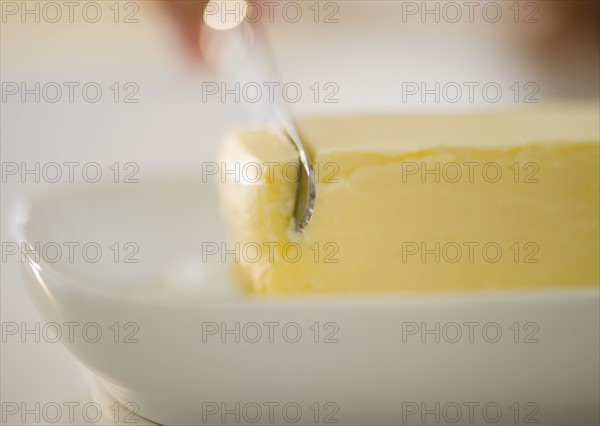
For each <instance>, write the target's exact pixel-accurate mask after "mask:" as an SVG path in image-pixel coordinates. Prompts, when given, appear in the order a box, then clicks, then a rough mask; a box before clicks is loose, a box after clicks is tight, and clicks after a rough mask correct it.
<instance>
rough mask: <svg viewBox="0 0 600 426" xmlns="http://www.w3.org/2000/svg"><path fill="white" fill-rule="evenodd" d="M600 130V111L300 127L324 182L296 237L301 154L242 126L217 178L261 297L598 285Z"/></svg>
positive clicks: (269, 134)
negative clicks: (273, 294) (312, 211)
mask: <svg viewBox="0 0 600 426" xmlns="http://www.w3.org/2000/svg"><path fill="white" fill-rule="evenodd" d="M599 117H600V114H599V110H598V105H597V104H595V105H562V106H554V107H541V106H535V107H530V108H525V109H518V110H515V111H511V112H501V113H486V114H476V115H447V116H411V115H405V116H392V115H390V116H383V115H373V116H347V117H334V118H316V119H308V120H304V121H300V123H299V128H300V130H301V133H302V136H303V140H304V143H305V144H306V145H307V148H308V149H309V152H310V154H311V158H312V160H313V162H314V163H315V170H316V172H317V200H316V204H315V211H314V215H313V217H312V219H311V222H310V223H309V225H308V227H307V228H306V230H305V232H303V233H301V234H298V233H296V232H294V227H293V226H292V225H290V224H291V221H292V215H293V208H294V200H295V191H296V176H297V170H298V166H297V164H298V160H297V152H296V151H295V148H294V147H293V146H292V145H291V144H290V143H289V142H287V141H285V140H282V139H281V137H280V136H278V135H279V133H278V132H277V131H275V130H274V129H267V128H263V129H251V128H247V129H238V130H237V131H235V132H233V133H231V134H230V135H228V137H227V138H226V139H225V141H224V143H223V144H222V146H221V150H220V162H221V163H220V164H221V170H222V171H225V172H224V173H221V179H220V180H219V181H220V183H219V186H220V194H221V200H222V204H223V208H224V212H225V215H226V217H227V221H228V223H229V228H230V231H231V236H232V240H233V241H232V243H231V244H232V245H233V246H232V247H235V248H234V249H233V250H235V252H236V253H235V258H236V259H235V264H236V265H237V268H236V269H237V270H238V275H239V276H240V277H241V279H242V281H243V283H244V284H245V287H246V288H247V289H248V290H250V291H252V292H255V293H324V292H326V293H334V292H379V291H404V292H416V293H422V292H447V291H467V290H482V289H514V288H550V287H575V286H595V285H598V283H599V282H600V277H599V274H600V265H599V259H600V252H599V220H600V219H599V218H600V212H599V206H600V201H599V181H600V176H599V159H600V151H599V146H600V143H599V141H600V135H599V132H600V123H599V120H600V118H599Z"/></svg>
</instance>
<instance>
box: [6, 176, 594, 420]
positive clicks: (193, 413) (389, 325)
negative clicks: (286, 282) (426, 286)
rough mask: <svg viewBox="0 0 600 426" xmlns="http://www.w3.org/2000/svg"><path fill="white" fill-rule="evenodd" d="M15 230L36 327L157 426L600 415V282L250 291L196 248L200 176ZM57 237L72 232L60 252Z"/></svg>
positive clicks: (21, 219) (117, 190)
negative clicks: (536, 287)
mask: <svg viewBox="0 0 600 426" xmlns="http://www.w3.org/2000/svg"><path fill="white" fill-rule="evenodd" d="M12 230H13V232H14V234H15V236H16V238H17V239H18V241H20V242H21V243H22V244H26V245H31V246H32V247H33V248H35V243H36V242H39V243H40V244H39V246H38V250H40V251H41V252H42V253H41V254H40V253H37V254H33V253H29V254H28V255H26V259H25V261H24V263H23V265H24V266H25V270H26V276H27V279H26V282H27V285H28V288H29V290H30V293H31V295H32V298H33V299H34V300H35V302H36V305H37V306H38V308H39V309H40V311H42V313H43V314H44V315H45V317H46V319H47V321H48V322H49V323H50V322H53V323H56V324H52V325H47V324H45V326H46V333H50V332H51V331H52V327H54V329H55V330H56V329H59V330H60V331H61V333H62V336H61V338H60V340H61V341H62V342H63V343H65V345H66V347H67V348H68V349H69V350H70V351H71V352H72V353H73V354H74V355H75V356H76V357H77V358H78V359H79V360H80V361H81V362H82V363H83V364H84V365H86V366H87V367H88V368H89V369H90V370H91V371H92V372H93V373H95V375H96V376H97V377H98V378H99V380H101V381H102V383H103V385H104V386H105V387H106V388H107V389H108V391H109V392H110V393H111V394H112V395H113V396H114V397H115V398H117V399H118V400H119V401H121V402H122V403H123V404H127V403H131V404H130V405H129V407H130V408H132V409H133V411H135V412H136V413H137V414H139V415H141V416H144V417H146V418H148V419H150V420H152V421H155V422H158V423H162V424H180V425H183V424H203V423H204V424H244V423H252V421H256V423H255V424H288V423H293V422H294V421H295V422H296V424H303V425H304V424H314V423H326V422H328V421H331V420H338V423H340V424H361V425H363V424H439V423H442V424H443V423H450V422H452V421H456V423H458V424H488V423H492V422H493V421H496V422H497V424H514V423H525V422H527V421H532V420H538V421H539V423H542V424H567V423H569V424H573V423H577V424H598V422H599V420H600V419H599V417H598V416H599V415H598V412H599V411H598V409H599V402H598V401H599V400H600V394H599V387H598V383H599V381H600V373H599V359H600V352H599V351H600V350H599V346H600V345H599V332H598V331H599V330H598V328H599V321H600V315H599V310H600V308H599V295H598V288H597V287H590V288H587V289H577V290H565V291H540V292H529V293H526V292H506V293H480V294H470V295H452V296H449V295H445V296H427V297H407V296H403V295H374V296H369V297H364V296H363V297H356V296H327V297H298V298H283V297H280V298H263V297H250V296H245V295H242V294H239V293H238V292H237V291H236V289H235V286H234V285H233V284H232V282H231V280H230V278H229V277H228V274H227V267H226V265H224V264H222V263H221V262H220V260H219V258H218V257H214V256H212V257H210V258H209V259H208V260H207V261H206V262H203V259H202V247H203V246H202V242H217V243H221V242H224V241H226V237H225V233H224V232H223V227H222V224H221V223H220V218H219V212H218V204H217V199H216V194H215V193H214V190H213V187H212V185H209V184H204V185H203V184H201V183H200V182H192V181H189V180H188V181H181V182H171V183H160V184H158V183H157V184H143V185H142V184H133V185H130V186H127V185H122V186H117V185H115V186H114V187H111V188H98V189H94V190H87V191H73V192H72V193H64V194H57V195H54V196H49V197H46V198H44V199H38V200H35V201H32V202H30V203H28V204H23V205H21V206H20V207H19V208H18V209H16V210H15V212H14V214H13V217H12ZM48 243H51V244H49V245H48ZM65 243H66V244H65ZM69 243H79V244H80V245H79V246H74V245H73V244H71V246H73V247H74V249H73V258H72V259H69V253H68V244H69ZM88 243H90V244H88ZM115 243H117V245H116V246H115V245H114V244H115ZM127 243H130V245H128V246H126V244H127ZM85 244H88V246H87V250H88V251H87V252H86V256H87V258H85V257H83V252H82V248H83V246H84V245H85ZM56 245H58V246H61V247H62V257H61V259H60V260H58V261H56V262H54V263H52V262H50V260H52V261H53V260H54V258H55V257H56V253H57V250H56ZM97 247H100V248H101V249H102V255H101V256H100V258H99V260H98V261H97V262H96V263H92V260H94V258H95V257H97V256H96V254H95V249H96V248H97ZM117 248H118V250H117ZM136 248H137V249H139V250H138V251H137V253H135V254H133V253H134V252H135V250H136ZM53 250H54V251H53ZM44 251H45V252H44ZM117 252H118V253H117ZM115 256H116V257H115ZM126 256H129V257H128V258H127V259H128V260H135V259H137V260H138V263H125V262H124V260H125V258H126ZM36 257H39V258H37V259H36ZM71 260H72V261H71ZM70 323H74V324H70ZM236 323H238V324H239V325H237V327H238V330H239V331H235V330H236ZM436 323H437V324H439V325H437V326H436ZM436 327H438V328H437V329H438V330H439V332H437V331H435V330H436ZM84 329H85V332H84ZM226 329H229V330H234V331H232V332H230V333H227V332H224V331H223V330H226ZM426 329H431V330H434V331H433V332H432V333H421V332H422V331H424V330H426ZM98 330H101V331H102V335H101V336H99V337H96V332H97V331H98ZM117 330H118V332H117ZM317 330H318V331H317ZM459 330H460V332H461V333H462V335H461V336H460V338H457V332H458V331H459ZM470 330H472V333H470ZM69 331H72V332H71V333H69ZM259 331H260V332H261V333H262V335H261V336H260V338H258V339H257V337H258V335H257V333H258V332H259ZM270 331H272V334H271V333H270ZM298 331H300V332H301V333H302V334H301V336H300V337H296V336H297V334H298ZM498 332H501V335H498ZM69 335H71V336H69ZM69 337H72V338H71V339H69ZM236 339H239V343H238V342H236ZM436 339H439V342H436ZM70 340H72V341H70ZM95 340H97V341H96V342H95V343H92V342H93V341H95ZM223 340H224V342H223ZM255 340H257V341H256V342H255ZM296 340H297V341H296ZM127 342H128V343H127Z"/></svg>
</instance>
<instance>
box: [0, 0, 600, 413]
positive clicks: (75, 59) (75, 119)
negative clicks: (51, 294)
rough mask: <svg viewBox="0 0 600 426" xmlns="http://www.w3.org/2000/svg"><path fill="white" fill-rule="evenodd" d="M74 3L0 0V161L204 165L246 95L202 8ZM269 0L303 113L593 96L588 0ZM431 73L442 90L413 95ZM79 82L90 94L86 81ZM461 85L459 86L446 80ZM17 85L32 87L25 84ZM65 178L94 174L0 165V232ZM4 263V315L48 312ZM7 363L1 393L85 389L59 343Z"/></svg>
mask: <svg viewBox="0 0 600 426" xmlns="http://www.w3.org/2000/svg"><path fill="white" fill-rule="evenodd" d="M72 3H73V4H75V6H74V8H73V9H70V7H68V6H66V5H65V3H64V2H45V1H26V2H13V1H2V2H1V7H2V20H1V23H0V26H1V29H0V78H1V81H2V102H1V103H0V108H1V113H0V120H1V122H0V138H1V152H0V153H1V158H2V163H3V167H4V164H5V163H18V164H21V163H22V162H25V163H27V164H30V165H31V164H34V163H36V162H40V163H48V162H57V163H64V162H79V163H81V164H84V163H87V162H97V163H99V164H101V165H102V166H103V167H106V168H108V167H109V166H110V165H112V164H114V163H115V162H118V163H120V164H125V163H128V162H135V163H136V164H137V165H138V167H139V171H138V173H137V175H136V177H137V178H138V179H140V180H144V181H145V180H154V179H161V178H165V177H169V176H174V175H178V176H179V175H184V176H196V175H198V174H199V172H200V170H199V169H198V164H200V162H202V161H210V160H213V159H214V155H215V151H216V148H217V147H218V144H219V140H220V138H221V136H222V134H223V133H224V132H225V131H226V129H227V128H229V127H231V126H232V125H234V124H235V123H236V120H237V117H239V116H240V111H241V110H243V109H244V107H245V105H244V104H245V103H248V102H245V100H244V99H241V100H240V101H239V102H236V101H235V99H234V98H233V97H232V96H228V97H227V96H226V98H225V99H223V97H222V96H221V95H222V93H217V94H214V93H212V92H210V93H209V92H207V88H208V87H209V86H207V83H211V86H210V87H211V88H213V89H214V87H215V86H214V84H216V85H217V86H218V87H219V88H222V86H220V84H221V83H222V81H223V78H222V76H219V75H215V74H214V73H212V72H211V71H210V70H208V69H207V67H205V66H204V64H203V62H202V60H201V59H198V58H196V57H195V56H194V52H195V50H194V49H195V45H194V41H193V38H194V37H197V31H198V29H199V27H200V23H201V19H198V18H199V17H200V16H201V15H200V13H201V12H200V6H198V4H194V2H191V3H190V2H181V1H172V2H170V5H168V6H165V4H163V2H161V1H138V2H133V1H117V2H112V1H111V2H109V1H100V2H96V3H94V2H86V1H84V2H72ZM90 3H94V4H93V5H90ZM215 3H216V7H217V9H214V7H215V4H213V5H212V6H211V7H213V9H211V10H212V11H213V12H214V11H215V10H219V9H218V8H219V7H221V8H225V7H226V6H225V5H224V3H229V4H230V5H229V6H230V7H232V8H233V9H232V10H236V9H235V7H236V6H231V3H232V2H223V1H221V2H215ZM233 3H235V2H233ZM273 3H275V4H276V6H275V7H274V9H273V10H272V12H273V13H272V19H267V17H266V16H265V17H263V18H262V19H261V20H260V24H261V25H262V26H263V27H265V29H266V31H267V33H268V36H269V41H270V43H271V44H272V47H273V52H274V58H275V61H276V63H277V67H278V69H279V71H280V76H279V77H280V79H281V82H282V84H285V83H286V82H287V83H290V82H291V83H293V84H294V85H295V86H296V87H300V88H301V89H302V95H301V96H300V97H299V99H298V101H297V102H295V103H291V104H290V106H291V108H292V110H293V111H294V113H295V114H296V115H298V116H300V115H315V114H340V113H348V112H353V113H374V112H381V111H388V112H389V111H446V112H451V113H456V112H461V111H465V110H473V109H481V108H490V109H491V108H506V107H513V106H525V105H526V104H528V103H550V102H554V101H556V100H559V99H588V100H592V101H596V102H597V101H598V95H599V90H600V83H599V78H598V75H599V74H600V72H599V71H600V69H599V46H598V44H599V40H600V34H599V27H598V25H599V22H600V20H599V19H598V18H599V13H600V12H599V10H600V9H599V4H600V2H598V1H595V0H589V1H553V0H545V1H514V2H513V1H499V2H487V1H482V2H470V3H471V4H472V5H474V6H468V3H469V2H460V1H459V2H445V1H428V2H410V1H409V2H407V1H343V0H342V1H320V2H315V1H310V2H308V1H306V2H302V1H300V2H284V1H281V2H273ZM286 3H293V4H294V5H293V6H292V7H289V6H287V8H286ZM490 3H491V5H490ZM471 7H472V8H471ZM220 10H221V11H223V10H225V9H220ZM239 10H241V9H239ZM298 10H300V15H298ZM57 11H58V13H60V17H59V15H57ZM214 13H215V15H216V17H218V18H222V15H219V12H214ZM238 16H239V15H238ZM228 19H231V18H228ZM269 21H272V22H269ZM190 40H192V41H190ZM23 84H25V86H23ZM36 84H38V85H39V89H36V87H37V86H36ZM229 84H233V82H229ZM436 84H439V86H440V88H441V89H440V90H441V91H439V92H438V93H439V95H440V96H439V99H436V96H435V95H427V96H425V97H423V96H421V95H422V93H421V90H422V89H423V88H425V89H428V88H429V89H430V88H435V87H436ZM57 85H58V86H60V87H61V88H62V97H61V98H60V99H58V100H56V95H55V92H54V90H55V88H56V86H57ZM69 85H71V87H73V93H72V95H73V98H72V100H71V99H69V92H68V87H69ZM86 85H90V86H89V87H90V88H89V90H90V91H89V92H84V91H83V90H82V89H83V87H85V86H86ZM423 85H425V86H423ZM469 85H471V87H473V88H474V90H473V93H472V94H473V96H472V97H470V96H469V93H468V91H467V87H468V86H469ZM486 85H491V86H490V87H491V88H492V89H496V88H498V87H499V88H500V89H501V95H500V96H496V95H495V94H494V92H493V90H492V91H490V92H489V93H485V92H483V91H482V87H484V86H486ZM445 86H447V90H448V91H447V92H444V91H443V88H444V87H445ZM457 86H460V87H462V89H463V93H462V95H461V96H460V97H458V96H457V94H456V93H455V92H453V91H452V90H454V89H455V88H456V87H457ZM24 87H25V89H27V90H29V91H30V93H29V94H25V95H23V93H22V91H23V88H24ZM44 87H47V91H44V89H43V88H44ZM97 87H100V88H101V91H102V93H101V94H99V95H96V94H94V91H95V89H96V88H97ZM230 87H231V86H230ZM415 90H416V92H415ZM36 92H37V93H36ZM242 98H243V97H242ZM3 170H4V169H3ZM64 185H68V186H73V185H83V186H85V185H88V186H89V184H88V183H86V182H81V181H77V182H75V183H74V184H73V183H69V182H68V181H65V180H64V179H63V180H62V181H61V182H59V183H50V182H46V181H44V180H43V179H42V181H41V182H39V183H38V182H35V180H34V179H33V178H29V179H27V182H25V183H23V182H22V180H21V179H20V178H19V177H18V176H5V175H4V173H3V176H2V194H1V215H2V228H1V230H2V241H3V242H6V241H11V238H12V236H11V235H10V233H9V231H8V229H7V223H6V218H7V215H8V213H9V211H10V208H11V206H12V205H14V203H15V201H16V200H17V199H18V198H20V197H28V196H31V195H32V194H34V193H44V192H46V191H49V190H54V189H56V188H57V187H58V186H64ZM1 266H2V273H1V280H2V283H1V287H0V291H1V297H0V299H1V319H2V322H16V323H21V322H27V323H33V322H35V321H41V319H40V318H39V316H38V314H37V313H36V311H35V310H34V308H33V306H32V304H31V302H30V300H29V299H28V297H27V294H26V292H25V288H24V286H23V284H22V279H21V276H20V270H19V266H20V265H19V262H18V261H17V260H7V261H5V260H4V259H3V261H2V264H1ZM0 376H1V377H2V382H1V394H2V400H3V401H15V400H16V401H40V400H42V401H43V400H63V401H79V400H81V401H89V400H90V394H89V392H90V389H89V387H88V385H87V383H86V381H85V379H84V378H82V375H81V368H80V367H79V365H78V363H77V362H76V361H75V359H74V358H73V357H72V356H71V355H70V354H69V353H68V352H67V351H66V350H65V349H64V348H63V347H62V346H60V345H58V344H56V345H53V344H35V343H31V344H29V343H26V344H22V343H20V342H16V341H11V342H8V343H6V342H2V351H1V374H0Z"/></svg>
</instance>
